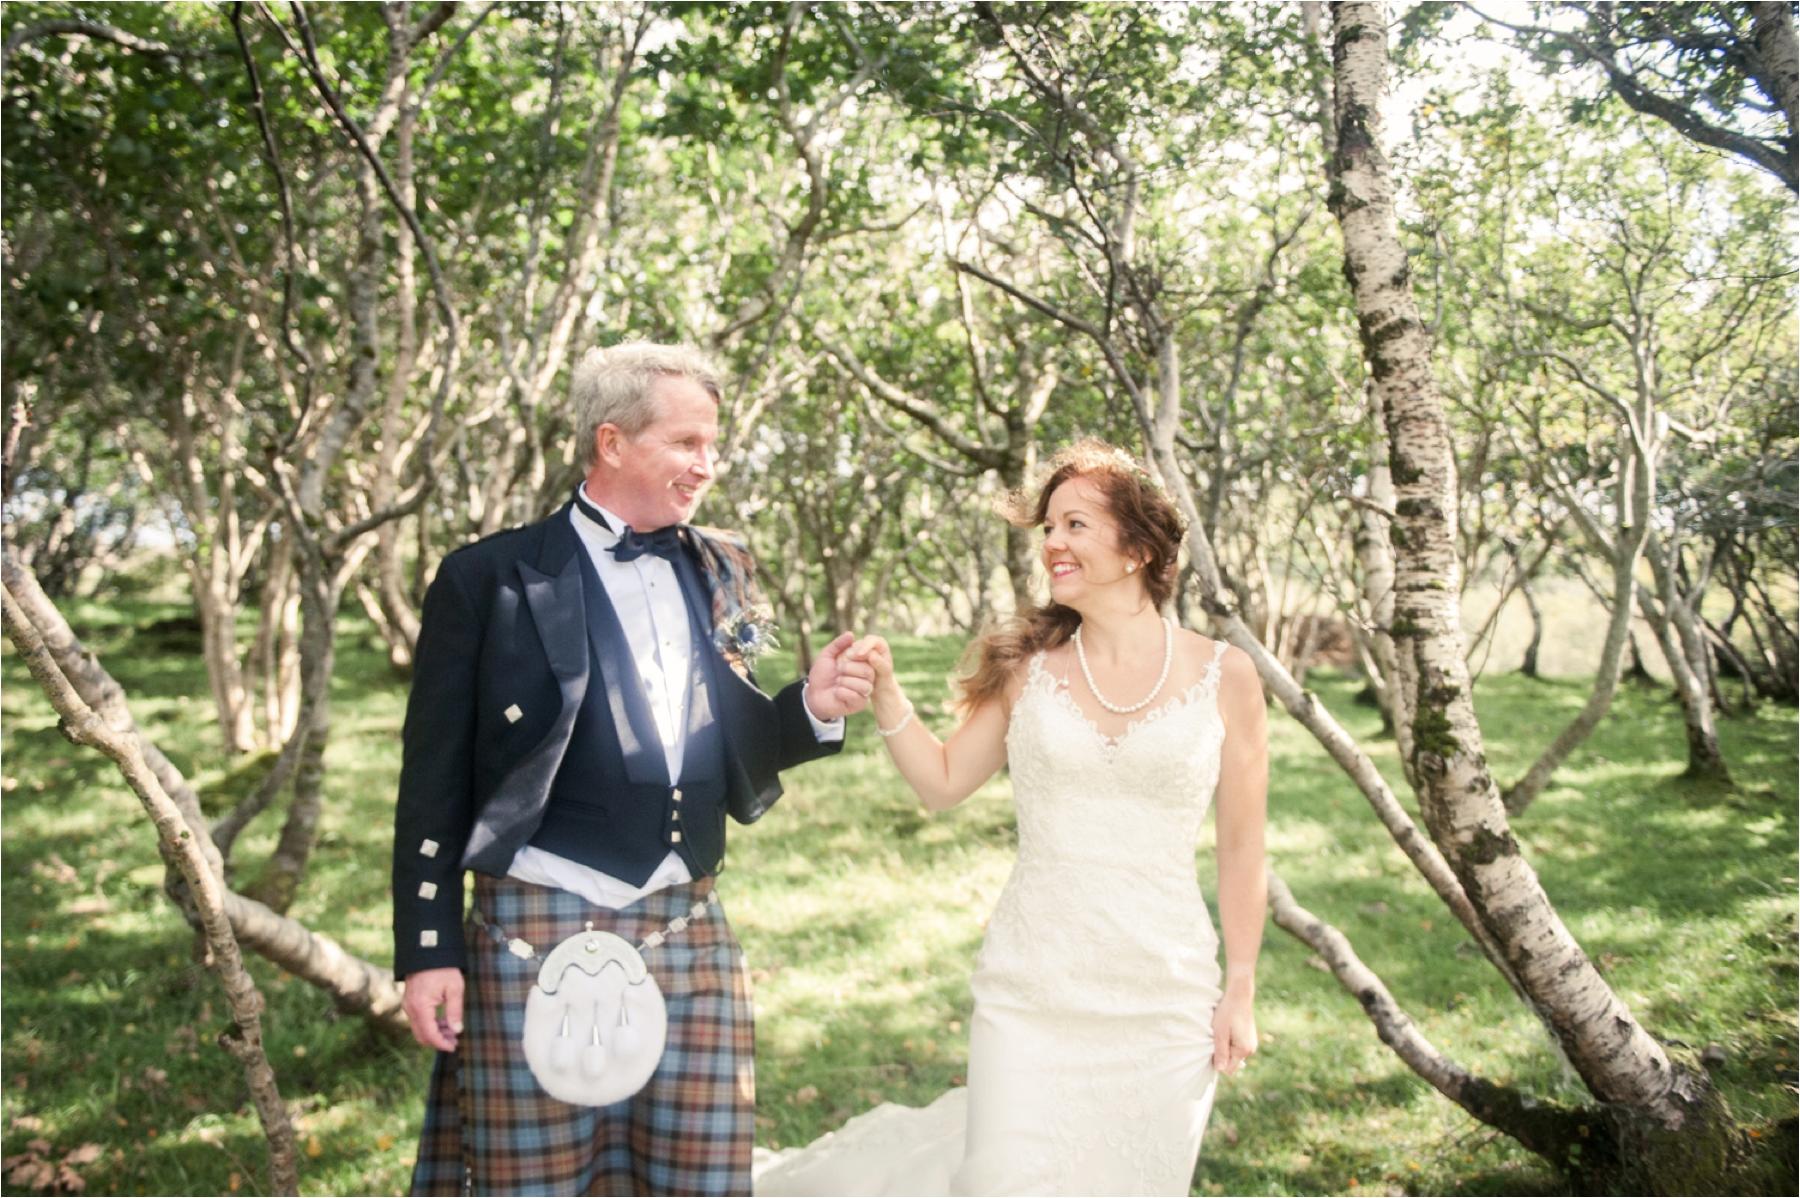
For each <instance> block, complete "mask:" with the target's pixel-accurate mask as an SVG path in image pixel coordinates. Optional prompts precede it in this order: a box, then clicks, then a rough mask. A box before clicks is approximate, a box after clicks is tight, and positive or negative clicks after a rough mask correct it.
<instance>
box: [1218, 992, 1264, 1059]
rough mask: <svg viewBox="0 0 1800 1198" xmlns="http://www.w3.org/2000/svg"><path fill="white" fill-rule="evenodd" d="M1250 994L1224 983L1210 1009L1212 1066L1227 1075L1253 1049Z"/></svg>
mask: <svg viewBox="0 0 1800 1198" xmlns="http://www.w3.org/2000/svg"><path fill="white" fill-rule="evenodd" d="M1250 1006H1251V994H1250V992H1249V991H1248V990H1240V989H1238V988H1237V987H1235V986H1228V987H1227V988H1226V990H1225V996H1224V997H1223V998H1221V999H1220V1000H1219V1005H1218V1006H1217V1007H1216V1008H1214V1010H1213V1020H1212V1033H1213V1068H1214V1069H1216V1070H1218V1071H1219V1072H1220V1073H1222V1074H1224V1075H1225V1076H1227V1077H1230V1076H1232V1075H1233V1074H1235V1073H1237V1072H1238V1071H1239V1070H1241V1069H1242V1068H1243V1067H1244V1062H1246V1061H1248V1060H1249V1059H1250V1058H1251V1056H1253V1055H1254V1054H1255V1052H1256V1018H1255V1016H1254V1015H1252V1014H1251V1010H1250Z"/></svg>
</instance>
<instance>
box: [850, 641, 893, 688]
mask: <svg viewBox="0 0 1800 1198" xmlns="http://www.w3.org/2000/svg"><path fill="white" fill-rule="evenodd" d="M846 656H849V657H853V658H856V659H858V660H860V661H866V662H868V663H869V666H870V668H872V669H873V670H874V671H875V689H877V690H884V689H890V688H894V687H896V686H897V683H896V680H895V678H894V651H893V650H892V649H890V648H888V643H887V640H886V639H885V638H883V637H879V636H873V635H871V636H865V637H863V638H862V639H861V640H860V641H857V642H856V643H855V644H854V645H852V646H850V650H849V652H848V653H847V654H846Z"/></svg>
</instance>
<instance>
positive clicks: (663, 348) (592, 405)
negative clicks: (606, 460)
mask: <svg viewBox="0 0 1800 1198" xmlns="http://www.w3.org/2000/svg"><path fill="white" fill-rule="evenodd" d="M663 377H671V378H682V379H692V380H694V381H695V382H696V383H699V384H700V385H701V386H702V387H705V388H706V389H707V390H708V391H709V392H711V393H712V397H713V399H714V400H715V401H717V400H718V399H720V398H721V397H722V396H723V394H724V389H725V388H724V376H723V374H722V373H721V372H720V370H719V367H718V364H717V363H715V362H714V361H713V360H712V359H711V358H709V357H707V356H706V355H705V354H704V353H702V352H701V351H700V350H698V349H696V348H695V347H694V346H691V345H658V344H657V343H655V342H653V341H625V342H621V343H620V344H618V345H615V346H613V347H611V348H610V349H590V350H588V351H587V353H586V354H584V355H582V359H581V362H580V364H579V365H577V366H576V367H575V379H574V382H573V383H572V384H571V385H570V387H569V398H570V399H571V400H573V401H574V404H575V427H576V428H577V429H578V430H579V431H580V433H581V436H582V438H583V443H584V444H585V445H586V446H587V450H586V452H585V454H584V456H583V463H584V465H586V466H588V467H590V468H591V467H592V466H593V464H594V458H595V452H594V434H595V433H596V432H598V431H599V428H600V426H601V425H603V424H612V425H617V426H618V428H619V431H620V432H622V433H624V434H626V435H627V436H635V435H636V434H638V433H641V432H643V431H644V430H645V429H646V428H648V427H649V426H650V425H651V424H652V423H654V422H655V420H656V417H657V415H658V412H657V410H656V400H655V398H654V397H653V396H652V395H651V394H650V388H651V386H652V385H653V384H655V382H656V380H657V379H659V378H663Z"/></svg>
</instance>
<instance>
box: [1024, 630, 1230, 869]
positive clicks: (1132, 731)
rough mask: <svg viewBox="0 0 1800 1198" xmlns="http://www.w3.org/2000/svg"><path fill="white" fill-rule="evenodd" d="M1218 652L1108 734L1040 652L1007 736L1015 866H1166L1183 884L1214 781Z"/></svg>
mask: <svg viewBox="0 0 1800 1198" xmlns="http://www.w3.org/2000/svg"><path fill="white" fill-rule="evenodd" d="M1222 650H1223V647H1222V646H1219V645H1215V646H1214V651H1213V656H1212V658H1211V660H1210V661H1208V662H1207V663H1206V666H1205V667H1204V669H1203V671H1202V673H1201V675H1200V679H1199V680H1198V681H1197V682H1195V683H1194V684H1193V685H1192V686H1190V687H1188V688H1187V689H1186V690H1185V691H1183V692H1182V693H1181V694H1179V695H1177V696H1176V697H1174V698H1173V699H1169V700H1166V701H1164V702H1163V703H1161V704H1160V705H1158V706H1156V707H1153V708H1151V709H1150V711H1149V712H1148V713H1147V714H1145V715H1143V716H1141V717H1139V718H1138V719H1136V720H1134V721H1132V722H1131V723H1130V724H1128V725H1126V727H1125V729H1124V730H1123V731H1122V732H1120V733H1119V734H1118V735H1117V736H1113V737H1109V736H1106V735H1105V734H1104V733H1102V732H1101V730H1100V728H1099V726H1098V725H1096V724H1095V723H1094V722H1093V720H1091V719H1089V718H1088V717H1087V715H1085V714H1084V713H1083V712H1082V710H1081V708H1080V707H1078V706H1077V705H1076V703H1075V697H1074V696H1073V695H1071V694H1070V693H1069V684H1068V683H1067V682H1065V681H1063V680H1060V679H1058V678H1057V677H1055V676H1054V675H1053V674H1052V673H1051V672H1050V671H1049V670H1048V669H1046V668H1045V665H1044V655H1043V654H1041V653H1040V654H1037V655H1036V656H1034V657H1033V658H1032V659H1031V662H1030V664H1029V666H1028V667H1027V672H1026V679H1025V687H1024V690H1023V692H1022V693H1021V694H1020V696H1019V699H1018V702H1016V703H1015V704H1014V705H1013V711H1012V719H1011V722H1010V723H1009V725H1008V726H1007V731H1006V751H1007V760H1008V762H1009V763H1010V765H1011V769H1012V782H1013V794H1014V796H1015V802H1016V804H1017V807H1018V820H1019V863H1020V865H1021V866H1024V865H1026V864H1027V863H1033V864H1036V863H1044V864H1049V863H1054V862H1060V863H1063V864H1068V865H1075V866H1086V867H1090V868H1140V867H1141V868H1151V869H1158V870H1159V871H1160V870H1161V869H1164V868H1166V869H1169V870H1172V871H1174V872H1175V873H1177V874H1179V875H1180V876H1182V877H1184V878H1187V879H1191V878H1192V877H1193V869H1194V847H1195V844H1196V843H1197V842H1198V840H1199V836H1200V826H1201V821H1202V819H1204V818H1205V815H1206V809H1207V806H1208V805H1209V804H1210V803H1211V802H1212V795H1213V790H1214V789H1215V787H1216V786H1217V785H1218V780H1219V750H1220V747H1221V746H1222V745H1223V743H1224V738H1225V728H1224V724H1223V722H1222V721H1221V720H1220V718H1219V707H1218V694H1219V677H1220V673H1221V664H1220V663H1221V661H1222V659H1223V651H1222Z"/></svg>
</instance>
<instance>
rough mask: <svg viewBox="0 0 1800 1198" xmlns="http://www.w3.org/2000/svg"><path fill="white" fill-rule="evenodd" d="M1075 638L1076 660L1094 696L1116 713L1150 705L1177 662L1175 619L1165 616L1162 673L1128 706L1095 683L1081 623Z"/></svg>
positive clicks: (1129, 711) (1160, 691) (1159, 692)
mask: <svg viewBox="0 0 1800 1198" xmlns="http://www.w3.org/2000/svg"><path fill="white" fill-rule="evenodd" d="M1073 639H1074V641H1075V660H1076V661H1078V662H1080V663H1081V676H1082V677H1083V678H1085V679H1087V684H1088V690H1089V691H1091V692H1092V693H1093V696H1094V698H1096V699H1098V700H1099V701H1100V706H1102V707H1104V708H1106V710H1108V711H1110V712H1112V713H1113V714H1115V715H1130V714H1131V713H1132V712H1134V711H1142V710H1144V708H1146V707H1148V706H1150V702H1151V700H1153V699H1155V698H1156V696H1158V695H1160V694H1161V693H1162V688H1163V683H1165V682H1167V681H1168V680H1169V667H1170V666H1171V665H1173V664H1174V662H1175V621H1173V620H1171V619H1169V617H1167V616H1164V617H1163V665H1162V673H1161V674H1158V675H1157V676H1156V685H1155V686H1153V687H1151V688H1150V693H1149V694H1147V695H1145V696H1144V697H1143V698H1142V699H1141V700H1139V701H1138V702H1136V703H1133V704H1131V705H1130V706H1129V707H1127V706H1124V705H1122V704H1118V703H1114V702H1113V701H1112V700H1110V699H1108V698H1107V697H1106V696H1105V695H1103V694H1101V693H1100V688H1099V687H1097V686H1095V685H1094V672H1093V671H1092V670H1090V669H1088V660H1087V650H1086V649H1083V648H1082V647H1081V626H1080V625H1076V627H1075V636H1074V638H1073Z"/></svg>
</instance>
